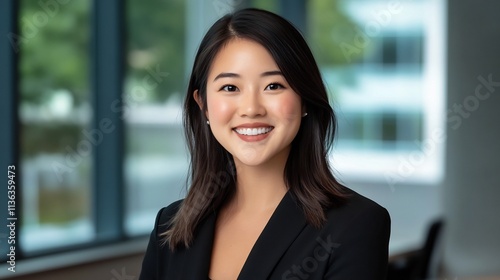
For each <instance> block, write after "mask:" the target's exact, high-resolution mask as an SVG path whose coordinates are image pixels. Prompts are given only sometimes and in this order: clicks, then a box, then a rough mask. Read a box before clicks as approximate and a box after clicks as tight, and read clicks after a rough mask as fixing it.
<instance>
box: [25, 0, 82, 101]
mask: <svg viewBox="0 0 500 280" xmlns="http://www.w3.org/2000/svg"><path fill="white" fill-rule="evenodd" d="M19 2H20V4H19V6H20V7H19V8H20V15H19V18H20V23H19V25H20V39H19V40H18V41H17V42H16V43H17V46H18V47H19V49H20V51H21V53H20V65H19V71H20V77H21V83H20V91H21V98H22V102H23V103H30V104H36V105H40V104H44V103H46V102H48V101H50V99H51V97H52V93H53V92H54V91H56V90H60V89H66V90H69V91H70V93H71V95H72V96H73V101H74V103H75V105H77V104H80V103H81V102H83V101H85V100H87V99H88V92H89V71H88V70H89V52H90V42H89V36H90V33H89V30H90V14H89V10H90V4H91V1H89V0H85V1H81V0H79V1H70V2H68V3H67V4H64V5H61V4H58V2H57V1H53V2H54V3H56V6H52V7H51V8H50V9H48V8H43V7H45V6H43V7H42V5H40V4H39V2H38V1H19Z"/></svg>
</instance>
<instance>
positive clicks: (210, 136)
mask: <svg viewBox="0 0 500 280" xmlns="http://www.w3.org/2000/svg"><path fill="white" fill-rule="evenodd" d="M184 125H185V132H186V136H187V142H188V147H189V150H190V153H191V170H190V171H191V177H190V178H191V182H190V185H191V186H190V188H189V191H188V194H187V196H186V198H185V199H184V200H181V201H177V202H174V203H172V204H171V205H170V206H168V207H166V208H164V209H162V210H161V211H160V212H159V213H158V216H157V219H156V224H155V228H154V230H153V232H152V234H151V239H150V243H149V245H148V249H147V252H146V255H145V257H144V261H143V267H142V272H141V276H140V279H142V280H146V279H213V280H226V279H252V280H260V279H350V280H352V279H363V280H365V279H384V278H385V273H386V266H387V257H388V240H389V234H390V218H389V215H388V213H387V211H386V210H385V209H384V208H382V207H380V206H379V205H378V204H376V203H375V202H373V201H371V200H369V199H367V198H365V197H363V196H361V195H359V194H357V193H355V192H354V191H352V190H350V189H348V188H346V187H344V186H342V185H341V184H340V183H339V182H338V181H337V180H336V179H335V178H334V176H333V175H332V172H331V171H330V168H329V166H328V162H327V151H328V150H329V148H330V146H331V144H332V140H333V138H334V133H335V125H336V123H335V116H334V113H333V110H332V108H331V107H330V105H329V103H328V98H327V93H326V89H325V86H324V84H323V81H322V79H321V75H320V72H319V70H318V67H317V65H316V62H315V60H314V58H313V56H312V54H311V51H310V50H309V48H308V46H307V44H306V42H305V41H304V39H303V38H302V36H301V35H300V33H299V32H298V31H297V30H296V29H295V28H294V27H293V26H292V25H291V24H290V23H289V22H287V21H286V20H285V19H283V18H281V17H279V16H277V15H275V14H273V13H270V12H266V11H262V10H257V9H244V10H240V11H237V12H235V13H234V14H231V15H226V16H224V17H222V18H221V19H219V20H218V21H217V22H216V23H215V24H214V25H213V26H212V27H211V28H210V30H209V31H208V32H207V34H206V35H205V37H204V38H203V40H202V42H201V45H200V48H199V50H198V53H197V55H196V58H195V62H194V66H193V70H192V74H191V78H190V81H189V88H188V91H187V96H186V99H185V107H184Z"/></svg>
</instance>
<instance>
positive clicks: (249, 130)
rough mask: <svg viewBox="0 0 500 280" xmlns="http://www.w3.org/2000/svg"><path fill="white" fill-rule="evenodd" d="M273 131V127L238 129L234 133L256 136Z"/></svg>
mask: <svg viewBox="0 0 500 280" xmlns="http://www.w3.org/2000/svg"><path fill="white" fill-rule="evenodd" d="M271 130H273V128H272V127H259V128H236V129H235V130H234V131H236V132H237V133H238V134H242V135H249V136H255V135H259V134H265V133H268V132H269V131H271Z"/></svg>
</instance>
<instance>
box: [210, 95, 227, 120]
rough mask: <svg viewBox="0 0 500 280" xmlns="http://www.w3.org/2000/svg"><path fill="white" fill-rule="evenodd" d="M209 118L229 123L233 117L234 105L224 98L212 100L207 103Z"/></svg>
mask: <svg viewBox="0 0 500 280" xmlns="http://www.w3.org/2000/svg"><path fill="white" fill-rule="evenodd" d="M207 103H208V104H207V106H208V114H209V117H210V118H211V119H213V120H219V121H228V120H229V119H230V118H231V116H232V113H231V111H232V107H233V105H232V104H231V102H230V101H229V100H225V99H224V98H212V99H209V100H208V102H207Z"/></svg>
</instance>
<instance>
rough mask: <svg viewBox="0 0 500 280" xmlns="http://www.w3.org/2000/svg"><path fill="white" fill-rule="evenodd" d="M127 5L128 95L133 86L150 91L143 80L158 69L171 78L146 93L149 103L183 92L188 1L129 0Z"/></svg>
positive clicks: (160, 82)
mask: <svg viewBox="0 0 500 280" xmlns="http://www.w3.org/2000/svg"><path fill="white" fill-rule="evenodd" d="M126 5H127V6H126V34H127V64H128V67H129V68H128V72H127V77H126V81H127V86H126V92H127V94H129V95H130V94H131V93H130V90H131V89H132V88H133V87H134V86H139V87H141V88H144V89H147V85H144V84H142V83H144V81H143V79H144V77H147V76H151V71H155V70H157V71H161V72H167V73H168V76H167V77H166V78H164V79H162V80H160V81H158V86H157V87H156V88H154V89H153V90H147V101H149V102H162V101H165V100H166V99H168V98H169V97H170V96H171V95H173V94H175V93H184V91H185V87H186V82H185V81H186V78H185V56H186V53H185V47H184V45H185V32H186V23H185V21H186V17H185V14H186V1H184V0H167V1H165V0H144V1H138V0H127V2H126ZM158 69H159V70H158Z"/></svg>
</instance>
